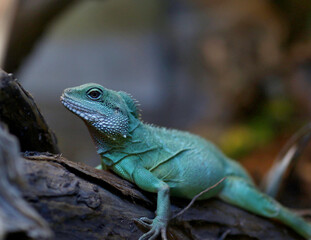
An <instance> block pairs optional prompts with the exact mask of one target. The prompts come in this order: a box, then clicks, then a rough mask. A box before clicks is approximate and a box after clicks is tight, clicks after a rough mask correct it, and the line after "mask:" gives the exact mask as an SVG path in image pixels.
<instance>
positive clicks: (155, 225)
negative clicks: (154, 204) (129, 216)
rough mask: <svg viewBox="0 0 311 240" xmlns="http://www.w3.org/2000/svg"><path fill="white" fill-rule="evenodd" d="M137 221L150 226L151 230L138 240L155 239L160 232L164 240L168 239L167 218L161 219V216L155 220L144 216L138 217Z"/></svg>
mask: <svg viewBox="0 0 311 240" xmlns="http://www.w3.org/2000/svg"><path fill="white" fill-rule="evenodd" d="M136 222H138V223H140V224H141V225H143V226H144V227H147V228H150V230H149V231H148V232H147V233H145V234H144V235H142V236H141V237H140V238H139V239H138V240H154V239H156V237H157V236H158V235H159V234H161V237H162V240H167V237H166V226H167V221H166V220H164V219H161V218H159V217H156V218H155V219H153V220H151V219H149V218H146V217H142V218H140V219H136Z"/></svg>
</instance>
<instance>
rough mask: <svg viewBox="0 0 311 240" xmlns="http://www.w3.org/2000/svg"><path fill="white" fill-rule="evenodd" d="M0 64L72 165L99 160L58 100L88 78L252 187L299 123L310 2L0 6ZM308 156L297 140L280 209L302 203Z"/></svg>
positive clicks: (306, 90)
mask: <svg viewBox="0 0 311 240" xmlns="http://www.w3.org/2000/svg"><path fill="white" fill-rule="evenodd" d="M0 67H1V68H3V69H4V70H5V71H6V72H11V73H14V75H15V76H16V77H17V78H18V79H19V81H20V82H21V84H22V85H23V86H24V88H25V89H26V90H28V91H29V92H30V93H31V94H32V95H33V97H34V99H35V101H36V103H37V104H38V106H39V107H40V109H41V111H42V114H43V115H44V117H45V118H46V120H47V122H48V124H49V125H50V127H51V128H52V129H53V130H54V132H55V133H56V136H57V138H58V142H59V146H60V148H61V151H62V152H63V155H64V156H65V157H67V158H68V159H70V160H72V161H80V162H85V163H87V164H89V165H92V166H96V165H98V164H99V157H98V156H97V155H96V151H95V147H94V146H93V144H92V142H91V138H90V137H89V134H88V132H87V129H86V127H85V126H84V125H83V122H82V121H81V120H79V119H78V118H77V117H75V116H74V115H73V114H71V113H70V112H68V111H67V110H66V109H65V108H64V107H63V106H62V105H61V103H60V102H59V97H60V95H61V94H62V91H63V89H64V88H67V87H73V86H77V85H80V84H83V83H88V82H95V83H99V84H102V85H103V86H105V87H107V88H111V89H114V90H123V91H126V92H129V93H131V94H132V95H133V96H134V97H135V98H136V99H137V100H138V101H139V102H140V103H141V109H142V118H143V120H144V121H145V122H149V123H154V124H157V125H161V126H166V127H168V128H177V129H182V130H188V131H191V132H193V133H197V134H199V135H201V136H203V137H205V138H208V139H210V140H211V141H213V142H215V143H216V144H217V145H218V146H220V148H221V149H222V150H223V151H224V152H225V153H226V154H227V155H229V156H230V157H232V158H235V159H237V160H239V161H240V162H241V163H242V164H243V165H244V166H246V167H247V168H248V169H249V170H250V171H251V173H252V175H253V176H254V178H255V179H256V180H257V181H258V180H259V179H260V178H261V177H262V176H263V174H264V173H265V172H267V171H268V169H269V168H270V166H271V164H272V163H273V160H274V159H275V157H276V155H277V154H278V152H279V151H280V150H281V147H282V146H283V145H284V144H285V142H286V140H287V139H288V138H289V137H290V136H291V135H292V134H293V133H294V132H295V131H297V130H298V129H299V128H300V127H302V126H303V125H304V124H306V123H307V122H309V121H310V117H311V1H310V0H299V1H295V0H252V1H249V0H218V1H215V0H148V1H145V0H135V1H133V0H113V1H112V0H106V1H78V0H23V1H21V0H0ZM310 159H311V149H310V144H309V147H308V148H307V150H306V151H305V152H304V154H303V157H302V159H300V161H299V164H298V165H297V166H296V170H295V172H296V174H294V176H292V177H291V181H290V183H291V184H290V185H288V186H289V187H288V188H289V189H287V194H288V196H287V197H286V198H284V199H283V201H284V202H285V203H286V204H287V205H290V206H296V205H297V199H296V198H294V197H290V196H296V197H297V196H298V195H299V194H298V193H303V195H302V196H303V197H301V199H300V200H299V204H300V206H303V207H306V206H308V207H311V205H310V204H311V203H310V202H311V201H310V199H311V190H310V189H311V187H310V186H311V161H310ZM297 182H298V183H299V184H298V183H297ZM295 183H296V184H295ZM301 183H305V184H301ZM297 186H298V187H297Z"/></svg>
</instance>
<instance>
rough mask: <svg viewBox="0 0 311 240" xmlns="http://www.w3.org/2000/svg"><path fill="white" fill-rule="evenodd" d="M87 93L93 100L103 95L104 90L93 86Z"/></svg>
mask: <svg viewBox="0 0 311 240" xmlns="http://www.w3.org/2000/svg"><path fill="white" fill-rule="evenodd" d="M86 95H87V96H88V97H89V98H90V99H92V100H98V99H99V98H100V97H101V95H102V91H101V90H100V89H98V88H92V89H90V90H89V91H88V92H87V93H86Z"/></svg>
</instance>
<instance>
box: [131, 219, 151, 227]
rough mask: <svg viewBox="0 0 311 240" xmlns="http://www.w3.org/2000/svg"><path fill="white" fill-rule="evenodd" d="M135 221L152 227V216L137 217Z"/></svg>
mask: <svg viewBox="0 0 311 240" xmlns="http://www.w3.org/2000/svg"><path fill="white" fill-rule="evenodd" d="M134 221H135V222H137V223H139V224H140V225H142V226H144V227H145V228H152V219H150V218H147V217H141V218H135V219H134Z"/></svg>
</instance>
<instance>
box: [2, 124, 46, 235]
mask: <svg viewBox="0 0 311 240" xmlns="http://www.w3.org/2000/svg"><path fill="white" fill-rule="evenodd" d="M22 164H23V161H22V160H21V157H20V154H19V148H18V144H17V140H16V138H15V137H13V136H12V135H9V134H8V133H7V132H6V131H4V129H3V128H2V127H1V128H0V239H4V238H5V239H36V240H42V239H50V238H51V236H52V232H51V230H50V229H49V227H48V225H47V223H46V222H45V221H44V220H43V219H42V218H41V217H40V216H39V215H38V213H37V212H36V211H35V210H34V209H33V208H32V207H31V206H30V205H29V204H28V203H27V202H26V201H25V200H24V199H23V197H22V194H21V192H20V187H22V186H23V179H22V174H21V173H22V171H23V169H22V168H21V167H22Z"/></svg>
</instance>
